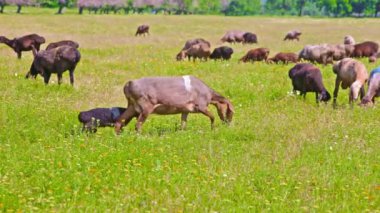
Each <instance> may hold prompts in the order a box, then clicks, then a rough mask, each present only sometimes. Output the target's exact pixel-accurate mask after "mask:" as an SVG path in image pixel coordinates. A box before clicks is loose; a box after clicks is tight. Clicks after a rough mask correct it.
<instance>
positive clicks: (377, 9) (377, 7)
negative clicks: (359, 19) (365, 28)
mask: <svg viewBox="0 0 380 213" xmlns="http://www.w3.org/2000/svg"><path fill="white" fill-rule="evenodd" d="M379 12H380V2H378V3H376V8H375V17H377V14H378V13H379Z"/></svg>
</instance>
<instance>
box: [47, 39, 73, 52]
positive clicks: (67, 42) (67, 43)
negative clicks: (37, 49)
mask: <svg viewBox="0 0 380 213" xmlns="http://www.w3.org/2000/svg"><path fill="white" fill-rule="evenodd" d="M59 46H71V47H74V48H76V49H78V48H79V44H78V43H77V42H75V41H71V40H62V41H57V42H53V43H50V44H49V45H48V46H47V47H46V49H45V50H50V49H54V48H56V47H59Z"/></svg>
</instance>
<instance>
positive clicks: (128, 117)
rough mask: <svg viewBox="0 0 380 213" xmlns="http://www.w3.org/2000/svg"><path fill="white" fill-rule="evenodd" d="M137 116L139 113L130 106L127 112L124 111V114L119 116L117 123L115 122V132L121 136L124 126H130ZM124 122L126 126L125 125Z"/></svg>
mask: <svg viewBox="0 0 380 213" xmlns="http://www.w3.org/2000/svg"><path fill="white" fill-rule="evenodd" d="M136 116H137V112H136V111H135V109H134V107H133V106H132V105H129V106H128V108H127V110H125V111H124V113H123V114H121V115H120V116H119V118H118V119H117V121H116V122H115V132H116V134H119V133H120V131H121V129H122V128H123V126H126V125H128V123H129V122H130V121H131V120H132V118H134V117H136ZM123 121H124V125H123Z"/></svg>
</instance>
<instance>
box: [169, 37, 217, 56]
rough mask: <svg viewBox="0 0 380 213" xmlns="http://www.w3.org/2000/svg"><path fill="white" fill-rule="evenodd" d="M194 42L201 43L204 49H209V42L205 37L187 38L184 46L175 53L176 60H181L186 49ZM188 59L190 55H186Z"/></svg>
mask: <svg viewBox="0 0 380 213" xmlns="http://www.w3.org/2000/svg"><path fill="white" fill-rule="evenodd" d="M195 44H203V45H202V46H203V48H204V49H206V48H208V49H210V47H211V44H210V42H208V41H206V40H205V39H203V38H196V39H191V40H187V41H186V43H185V46H184V47H183V48H182V50H181V51H180V52H179V53H178V54H177V55H176V59H177V61H182V60H184V59H185V58H186V56H188V55H186V50H189V49H190V48H191V47H192V46H193V45H195ZM188 58H189V60H190V57H189V56H188Z"/></svg>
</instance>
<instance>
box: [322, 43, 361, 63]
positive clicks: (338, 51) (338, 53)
mask: <svg viewBox="0 0 380 213" xmlns="http://www.w3.org/2000/svg"><path fill="white" fill-rule="evenodd" d="M327 47H328V48H330V50H332V51H334V54H333V59H334V60H336V61H339V60H342V59H343V58H347V57H350V56H351V54H352V53H353V52H354V48H355V47H354V45H348V44H337V45H332V44H329V45H327Z"/></svg>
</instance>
